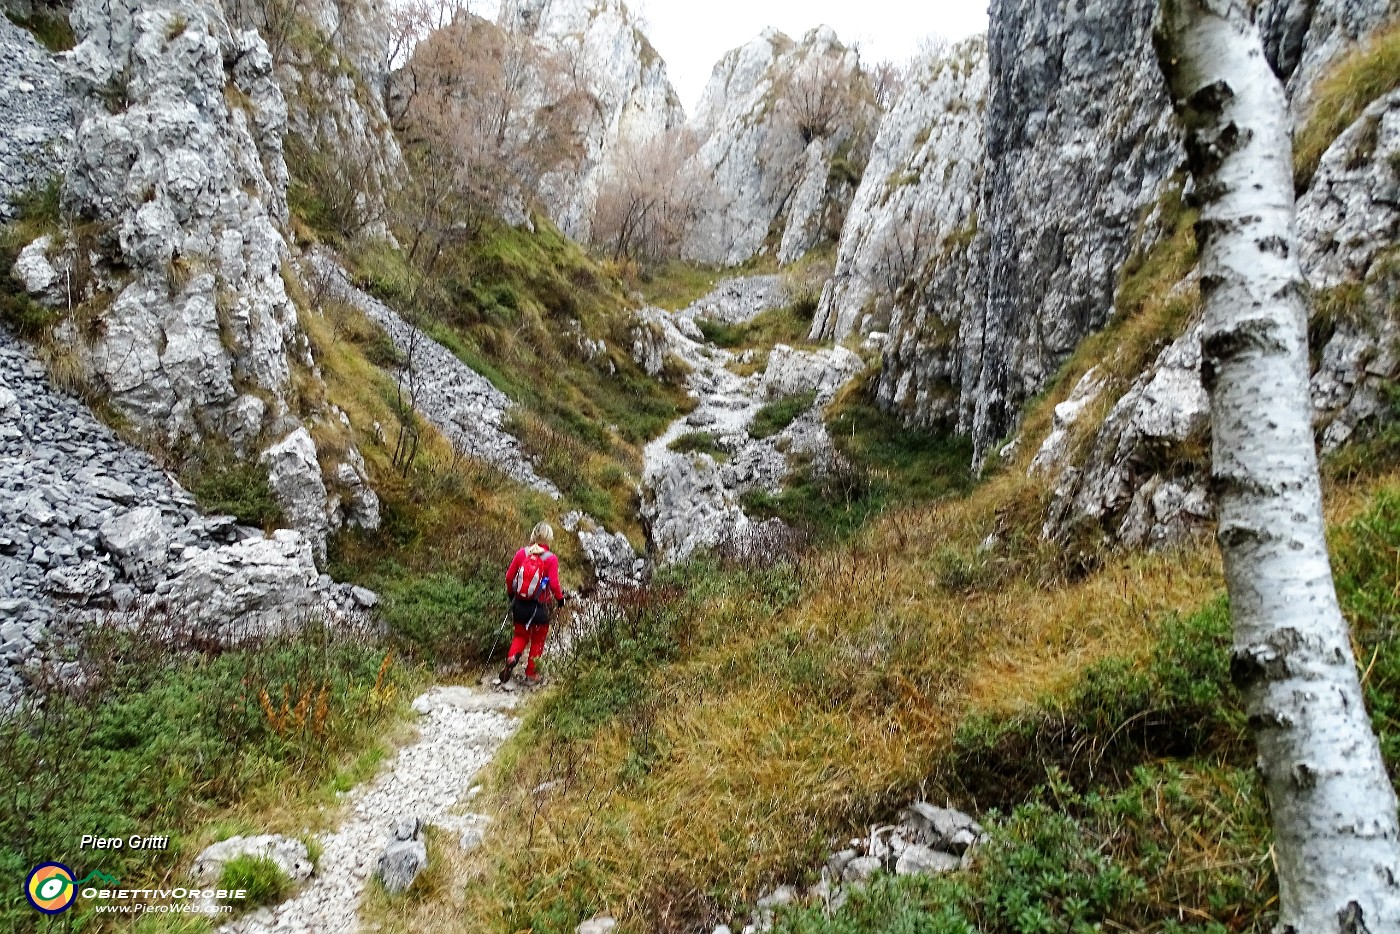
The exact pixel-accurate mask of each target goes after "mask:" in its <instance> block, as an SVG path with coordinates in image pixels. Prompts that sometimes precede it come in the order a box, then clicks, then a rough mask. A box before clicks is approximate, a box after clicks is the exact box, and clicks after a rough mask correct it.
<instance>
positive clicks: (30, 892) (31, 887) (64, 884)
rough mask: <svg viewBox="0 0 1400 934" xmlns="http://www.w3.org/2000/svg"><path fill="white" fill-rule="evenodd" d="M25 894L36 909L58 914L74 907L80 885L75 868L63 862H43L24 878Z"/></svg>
mask: <svg viewBox="0 0 1400 934" xmlns="http://www.w3.org/2000/svg"><path fill="white" fill-rule="evenodd" d="M24 895H25V897H26V898H28V899H29V904H31V905H33V906H34V908H35V910H36V911H42V912H43V913H44V914H46V915H56V914H60V913H62V912H65V911H67V910H68V909H69V908H72V907H73V902H74V900H75V899H76V898H77V897H78V887H77V886H76V885H75V884H74V883H73V870H71V869H69V868H68V867H67V866H65V865H63V864H62V863H41V864H39V865H38V866H35V867H34V871H33V872H31V873H30V874H29V878H28V879H25V880H24Z"/></svg>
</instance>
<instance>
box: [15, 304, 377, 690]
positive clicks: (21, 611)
mask: <svg viewBox="0 0 1400 934" xmlns="http://www.w3.org/2000/svg"><path fill="white" fill-rule="evenodd" d="M373 602H374V595H373V594H371V593H370V592H369V591H365V590H358V589H355V588H350V587H346V586H340V585H335V584H332V583H331V581H330V578H328V577H324V576H322V575H320V574H319V573H318V572H317V570H316V564H315V561H314V560H313V553H312V543H311V541H310V540H308V539H307V538H306V537H305V536H303V535H302V534H301V533H299V532H295V531H290V530H284V531H279V532H277V533H276V534H274V535H273V536H271V537H268V536H265V535H264V534H263V532H262V531H260V530H258V529H250V528H242V527H240V526H239V525H238V524H237V523H236V522H235V521H234V520H233V519H231V518H229V517H226V516H225V517H219V516H205V515H203V514H201V512H200V510H199V509H198V508H197V507H196V505H195V501H194V498H193V497H191V496H190V495H189V493H187V492H185V491H184V490H183V489H181V488H180V487H179V486H178V485H177V484H176V483H175V482H174V481H173V480H172V479H171V478H170V477H169V476H168V475H167V474H166V473H165V471H163V470H161V469H160V467H159V466H158V465H157V464H156V463H155V462H154V461H153V460H152V459H151V457H150V456H149V455H148V454H146V453H145V452H143V451H139V450H137V449H135V448H133V447H131V446H129V445H127V444H125V443H123V442H122V441H120V440H119V439H118V438H117V437H116V435H115V434H114V433H113V432H112V431H111V429H109V428H107V427H106V426H104V425H102V424H101V423H99V422H98V421H97V419H96V418H95V417H93V415H92V413H91V411H89V410H88V409H87V407H86V406H84V405H83V404H82V403H81V402H79V401H78V400H77V399H74V398H73V397H71V396H67V395H64V394H62V393H59V392H56V391H55V390H53V389H52V387H51V386H50V385H49V383H48V380H47V378H46V376H45V373H44V368H43V366H42V365H41V364H40V363H39V362H38V361H37V360H36V359H35V358H34V356H33V355H32V354H31V353H30V352H29V351H28V350H27V349H25V348H24V347H23V346H22V345H21V344H19V343H18V342H17V341H15V340H14V339H13V338H11V337H9V336H8V335H7V334H5V333H4V332H3V331H0V709H4V708H8V707H9V706H11V705H12V704H13V703H15V702H16V701H17V700H18V698H19V697H20V695H21V694H22V693H23V691H24V686H25V679H26V677H27V675H26V671H27V670H28V669H29V668H31V666H38V665H41V664H44V663H50V664H61V663H62V659H63V657H64V652H65V648H66V646H67V645H68V644H69V643H70V642H71V640H72V639H73V638H74V637H75V635H76V633H77V630H78V628H80V627H81V626H83V625H86V624H87V623H89V622H91V621H92V620H95V619H101V620H108V621H121V620H123V619H142V618H147V617H153V618H155V619H160V618H161V617H162V616H163V615H164V614H165V613H166V612H167V611H168V609H169V608H178V623H179V625H180V626H185V627H193V628H195V629H197V630H199V631H200V632H202V633H203V634H204V635H205V636H206V637H209V638H214V639H226V640H228V641H237V640H239V639H243V638H247V637H256V636H261V635H265V634H268V633H270V632H278V631H282V630H284V629H286V628H288V627H291V626H295V625H297V624H298V623H301V622H304V621H306V620H308V619H311V618H313V617H318V616H319V617H322V618H338V617H346V616H353V615H357V614H359V613H360V612H362V611H363V609H365V608H366V607H367V606H369V605H372V603H373Z"/></svg>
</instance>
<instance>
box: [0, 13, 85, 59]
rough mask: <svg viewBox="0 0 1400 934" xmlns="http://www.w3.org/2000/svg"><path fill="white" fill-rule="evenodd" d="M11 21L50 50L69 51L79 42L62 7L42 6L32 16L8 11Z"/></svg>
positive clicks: (6, 14)
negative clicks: (50, 7)
mask: <svg viewBox="0 0 1400 934" xmlns="http://www.w3.org/2000/svg"><path fill="white" fill-rule="evenodd" d="M5 16H6V18H7V19H9V21H10V22H12V23H14V24H15V25H16V26H18V27H19V28H21V29H25V30H28V31H29V33H30V34H31V35H32V36H34V38H35V39H37V40H38V42H39V44H40V45H42V46H43V47H44V48H46V49H48V50H49V51H50V52H53V53H55V54H56V53H58V52H67V51H70V50H71V49H72V48H73V47H74V46H75V45H77V44H78V41H77V37H76V36H75V35H73V27H72V26H71V25H70V24H69V22H68V16H67V14H66V13H65V12H64V11H62V10H61V9H48V8H40V9H37V10H35V11H34V13H33V14H32V15H30V16H20V15H19V14H18V13H12V12H8V11H7V12H6V13H5Z"/></svg>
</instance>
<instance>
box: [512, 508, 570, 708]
mask: <svg viewBox="0 0 1400 934" xmlns="http://www.w3.org/2000/svg"><path fill="white" fill-rule="evenodd" d="M553 543H554V529H553V528H552V527H551V526H550V524H549V523H548V522H541V523H540V524H539V525H537V526H535V529H534V531H532V532H531V533H530V544H529V545H528V546H526V547H525V548H522V549H520V550H519V551H518V552H516V553H515V560H514V561H512V562H511V563H510V570H508V571H506V593H507V594H508V595H509V596H510V615H511V618H512V619H514V620H515V638H514V639H513V640H512V641H511V643H510V652H509V653H508V654H507V655H506V667H504V668H502V669H501V676H500V677H499V678H497V679H496V683H497V684H500V685H506V684H509V683H510V676H511V673H512V672H513V671H514V670H515V665H516V663H517V662H519V661H520V655H521V653H522V652H524V651H525V646H526V645H527V644H528V645H529V647H530V660H529V662H528V663H526V665H525V685H526V686H527V687H528V686H533V685H534V684H536V683H538V681H539V678H538V676H537V675H536V672H535V659H537V658H539V657H540V653H541V652H543V651H544V640H545V637H547V636H548V635H549V611H550V607H551V606H552V605H554V604H558V605H561V606H562V605H563V603H564V588H563V586H561V585H560V583H559V559H558V558H557V557H555V555H554V553H553V552H552V551H550V550H549V546H550V545H552V544H553ZM551 597H552V598H553V600H552V601H551V599H550V598H551Z"/></svg>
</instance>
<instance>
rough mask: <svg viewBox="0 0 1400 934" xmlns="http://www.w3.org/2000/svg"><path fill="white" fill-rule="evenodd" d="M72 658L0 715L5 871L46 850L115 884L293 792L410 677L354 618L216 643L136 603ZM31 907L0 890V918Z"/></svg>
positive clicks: (48, 856) (309, 786) (10, 890)
mask: <svg viewBox="0 0 1400 934" xmlns="http://www.w3.org/2000/svg"><path fill="white" fill-rule="evenodd" d="M73 658H74V661H75V662H76V663H77V664H78V665H79V666H81V668H82V671H83V675H84V677H83V679H82V680H81V682H64V681H61V680H52V681H48V682H47V683H48V684H49V690H48V693H47V699H46V701H45V703H44V704H43V705H42V706H41V707H33V708H28V709H26V710H25V711H22V712H21V713H19V714H18V715H16V716H12V717H7V718H6V719H4V720H0V774H4V775H5V776H6V777H7V781H9V782H10V785H9V787H10V792H11V793H9V794H6V795H4V796H2V797H0V874H3V876H4V877H5V878H11V879H22V878H24V873H25V872H27V871H28V870H29V869H30V868H32V867H33V866H34V865H36V864H37V863H40V862H43V861H45V860H57V861H60V862H63V863H66V864H67V865H70V866H73V867H74V868H75V869H79V870H81V871H82V872H83V873H87V872H89V871H91V870H101V871H103V872H105V873H107V874H109V875H111V876H114V877H116V878H118V879H120V880H121V881H122V883H123V884H125V885H128V886H135V885H136V884H137V883H140V882H142V881H149V880H152V879H156V878H159V877H160V875H161V874H162V873H164V872H167V871H169V870H171V869H172V868H173V867H174V865H175V863H176V862H177V861H178V860H179V859H181V857H182V856H184V855H186V854H187V853H188V849H187V848H188V846H189V845H190V843H191V842H192V837H191V835H192V834H193V833H194V832H195V831H196V830H197V829H198V828H199V827H200V825H201V824H203V823H204V822H206V821H208V820H210V819H211V818H212V817H214V816H215V815H217V814H219V813H220V812H224V811H226V810H227V809H229V808H231V807H234V806H236V805H238V804H240V803H242V802H245V801H247V800H249V799H252V798H256V797H259V796H273V795H275V796H276V797H277V799H278V800H279V801H281V802H284V803H285V802H288V801H291V800H293V799H295V797H296V796H297V795H298V794H299V793H302V792H306V791H311V790H313V789H315V788H318V787H320V785H321V783H323V782H326V781H328V780H329V779H330V778H331V777H332V776H333V775H334V773H335V770H336V768H337V767H338V763H339V761H340V759H341V757H342V756H347V755H349V754H351V753H354V752H357V751H359V750H362V749H364V748H366V747H369V746H371V745H373V744H374V743H375V742H377V741H378V740H379V733H380V732H381V731H382V729H383V725H384V724H385V723H386V722H387V721H388V719H389V718H390V717H391V716H395V715H397V710H398V703H399V701H400V700H401V699H402V696H401V691H402V689H403V687H404V686H405V685H406V684H408V683H409V678H410V675H409V673H408V671H406V670H405V669H403V668H402V667H401V666H399V665H397V664H395V663H394V662H393V661H392V659H391V658H389V657H387V656H386V650H385V649H384V648H383V647H382V646H381V645H380V644H378V641H377V640H376V639H375V638H374V637H373V635H372V634H371V633H369V632H368V631H365V630H358V629H347V628H345V627H343V626H342V627H337V628H335V629H332V628H330V627H328V626H326V625H324V624H322V623H319V622H317V621H315V620H313V621H310V622H309V623H308V624H307V625H306V626H305V627H303V628H302V629H300V630H297V631H295V632H288V633H284V634H280V635H276V636H269V637H263V638H254V639H251V640H249V641H248V642H245V643H242V644H240V646H239V647H238V648H237V649H227V648H222V647H220V646H219V645H218V644H217V643H216V642H214V641H212V640H210V639H209V637H208V634H207V633H205V632H202V631H200V630H199V629H198V628H196V627H192V626H186V625H184V624H182V623H181V621H180V620H177V619H169V618H165V617H163V616H158V615H155V614H148V615H147V616H146V617H145V618H143V619H141V620H140V621H138V623H137V624H136V625H135V626H134V627H133V628H131V629H129V630H128V629H120V630H119V629H118V628H117V627H109V626H101V627H92V628H90V629H89V630H88V631H87V632H86V633H85V634H84V636H83V639H82V640H81V642H80V643H79V644H78V645H77V646H76V648H75V649H74V650H73ZM36 676H37V677H39V678H40V679H41V681H42V680H45V675H44V672H42V671H41V672H37V673H36ZM65 685H67V687H65ZM95 829H100V830H101V832H102V833H104V834H110V835H112V836H122V837H125V836H127V835H130V834H133V833H150V832H153V830H155V829H159V830H160V831H161V832H166V831H168V832H169V833H170V836H171V841H170V842H171V846H170V849H169V850H168V851H165V852H161V853H153V852H145V851H133V850H126V849H122V850H100V851H86V850H85V851H81V852H80V851H79V849H78V843H79V840H80V838H81V836H82V835H83V834H85V833H93V832H94V831H95ZM84 910H85V909H84V908H83V907H82V906H81V905H80V908H79V911H80V912H82V911H84ZM75 916H76V917H78V918H79V919H80V920H81V918H82V915H80V914H78V915H75ZM37 917H38V916H37V915H36V914H35V913H34V911H33V909H31V908H30V907H29V906H28V904H27V903H26V901H25V899H24V896H23V894H22V893H21V891H20V887H19V886H12V887H7V888H6V889H5V890H4V891H3V892H0V928H3V929H4V930H16V931H28V930H32V929H33V927H34V923H35V920H36V918H37Z"/></svg>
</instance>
